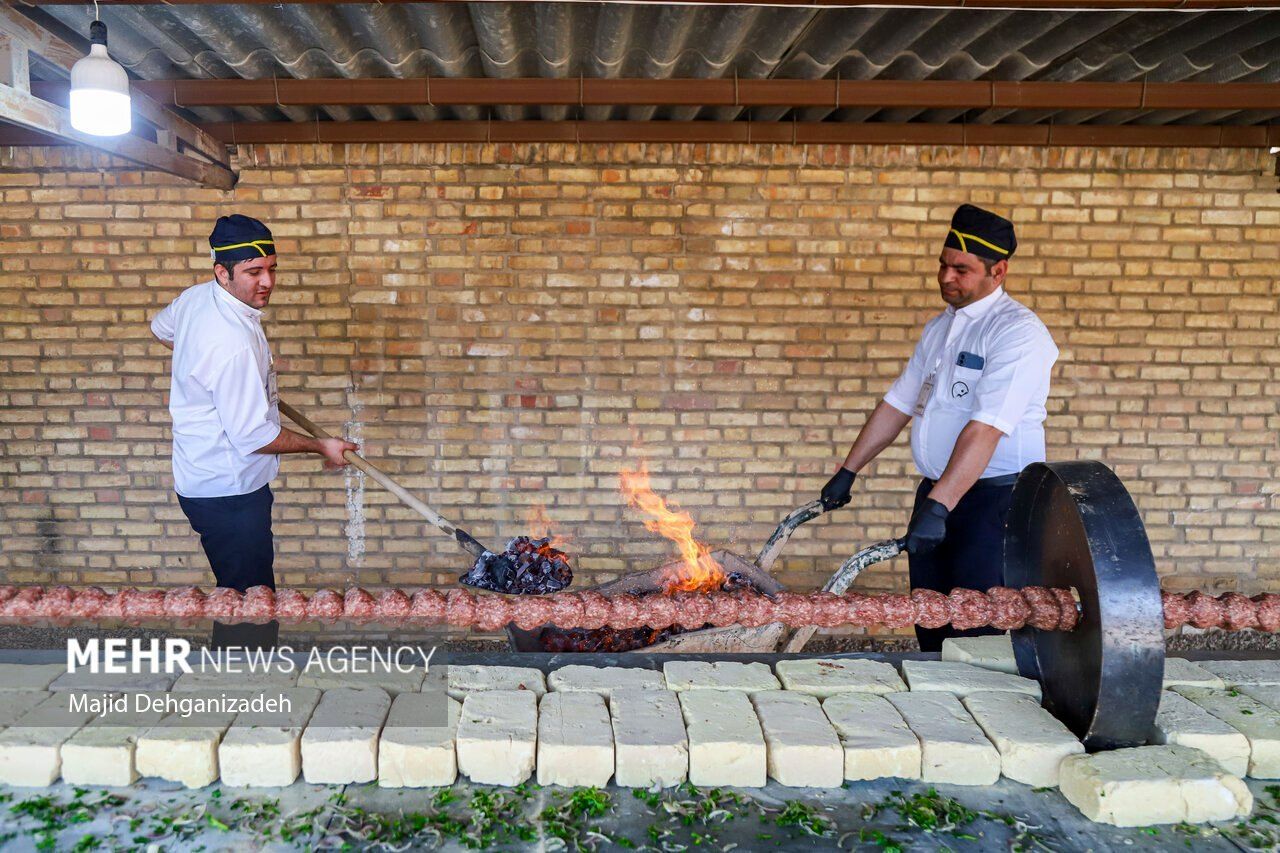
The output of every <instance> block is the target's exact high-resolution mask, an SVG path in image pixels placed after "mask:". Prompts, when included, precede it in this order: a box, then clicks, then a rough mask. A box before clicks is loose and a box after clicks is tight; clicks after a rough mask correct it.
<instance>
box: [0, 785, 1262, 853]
mask: <svg viewBox="0 0 1280 853" xmlns="http://www.w3.org/2000/svg"><path fill="white" fill-rule="evenodd" d="M529 787H530V790H529V798H528V799H527V800H526V801H524V802H522V803H521V804H520V808H519V813H520V814H522V815H525V816H526V822H527V819H528V818H531V817H532V816H534V815H536V814H538V813H539V812H541V811H542V809H543V808H544V807H546V806H547V805H553V804H555V803H557V802H558V799H557V798H558V797H563V796H564V792H563V790H562V789H557V788H546V789H539V788H537V787H536V786H533V785H530V786H529ZM931 787H932V788H935V789H936V791H937V793H938V794H939V795H941V796H943V797H952V798H954V799H955V800H957V801H958V802H959V803H960V804H962V805H964V806H965V807H967V808H969V809H972V810H975V811H982V810H986V811H987V812H990V813H992V814H993V815H995V816H998V817H999V818H1001V819H995V818H992V817H979V818H978V819H976V820H974V821H972V822H971V823H968V824H966V825H964V826H962V827H960V828H958V829H957V830H956V831H955V832H957V833H960V834H959V835H957V834H954V833H951V832H940V833H932V834H930V833H926V832H922V831H921V830H919V829H913V828H910V827H906V826H905V825H904V824H903V820H902V818H901V817H900V815H899V814H897V813H896V812H895V811H894V810H892V809H885V810H883V811H881V812H880V813H879V814H877V815H876V816H874V817H871V818H869V819H868V818H866V817H864V815H865V811H864V810H865V809H866V807H867V806H871V805H874V804H877V803H880V802H882V801H883V800H885V798H886V797H889V796H890V794H891V792H894V791H900V792H902V793H903V794H904V795H906V796H908V797H909V796H911V795H913V794H916V793H924V792H925V791H927V790H928V789H929V788H931ZM1250 787H1251V788H1252V789H1253V791H1254V794H1255V796H1257V797H1258V801H1259V806H1258V808H1257V809H1255V815H1259V814H1266V813H1270V812H1271V810H1272V808H1273V807H1274V806H1275V805H1276V803H1275V801H1274V800H1273V799H1272V798H1271V797H1270V796H1269V795H1267V794H1266V793H1265V792H1264V790H1263V789H1264V788H1265V787H1266V783H1264V782H1261V781H1257V782H1251V783H1250ZM339 790H341V792H342V793H343V794H344V795H345V797H346V803H345V804H344V805H343V808H345V810H346V814H347V815H348V816H350V815H352V814H358V813H357V812H355V810H357V809H364V810H366V811H367V812H374V813H378V814H389V815H399V814H401V813H411V812H430V811H431V810H432V805H431V801H432V798H433V797H435V796H436V795H437V793H438V791H439V789H420V790H382V789H379V788H377V787H376V786H374V785H349V786H346V787H345V788H341V789H339V788H338V787H337V786H332V787H325V786H314V785H306V784H301V783H298V784H294V785H292V786H290V787H289V788H284V789H280V790H277V791H264V790H261V789H256V790H245V789H234V788H222V787H221V786H211V787H209V788H204V789H200V790H197V791H187V790H183V789H181V788H178V787H177V786H175V785H172V784H167V783H157V782H156V781H155V780H148V781H145V782H142V783H139V784H138V785H135V786H134V787H131V788H123V789H94V790H93V791H91V792H89V793H88V794H85V795H83V799H84V800H85V801H88V802H92V801H93V800H94V799H95V798H96V797H98V796H101V795H103V794H117V795H119V796H120V797H121V798H123V800H124V802H123V803H122V804H120V805H116V806H112V807H109V808H102V809H100V810H98V811H97V812H96V815H94V816H93V817H92V819H90V820H87V821H85V822H81V823H74V824H68V823H66V822H65V821H64V822H63V823H62V825H61V827H60V828H58V829H56V830H54V831H53V832H51V833H50V834H49V839H50V840H51V841H52V845H53V846H52V847H50V846H48V844H49V841H46V842H45V843H46V846H45V847H44V848H43V849H56V850H72V849H77V848H76V845H77V844H83V845H85V846H84V847H82V848H79V849H102V850H113V849H116V850H119V849H145V848H147V847H148V845H153V844H158V845H160V849H163V850H175V851H178V850H181V851H202V853H211V851H219V850H307V849H316V848H330V849H337V848H339V847H342V846H343V845H344V843H345V844H350V845H351V847H347V848H346V849H352V847H354V848H355V849H373V847H374V846H373V845H368V844H362V843H360V842H359V841H357V840H355V839H354V838H353V837H352V836H351V835H344V834H342V833H340V832H339V831H338V830H339V828H340V827H341V826H342V824H343V817H342V816H341V815H340V814H339V813H338V811H337V808H338V806H337V804H335V803H334V802H333V797H334V795H335V794H337V793H338V792H339ZM450 790H452V791H453V792H454V793H455V794H456V795H457V800H456V801H455V802H454V803H452V804H450V805H448V806H445V807H444V808H445V809H446V810H452V811H454V812H457V813H459V814H466V813H468V812H469V809H468V808H467V804H468V802H469V801H470V798H471V795H472V793H473V792H474V791H477V790H489V791H500V790H504V789H494V788H485V786H472V785H469V784H467V783H465V782H463V783H459V784H457V785H455V786H454V787H453V788H452V789H450ZM505 790H508V791H509V790H510V789H505ZM607 790H608V792H609V793H610V794H611V795H612V798H613V803H614V808H613V809H612V811H611V812H610V813H609V814H607V815H605V816H604V817H603V818H601V819H600V820H598V821H593V823H596V824H598V826H599V828H600V830H601V831H603V832H605V833H608V834H610V835H621V836H623V837H626V838H629V839H630V840H631V841H633V842H635V843H636V844H637V846H640V845H645V844H647V843H649V836H648V834H647V833H648V829H649V827H650V826H654V825H656V826H659V827H661V828H662V829H669V830H671V834H670V835H669V836H666V837H664V838H663V839H662V841H663V842H664V843H666V844H668V845H669V847H668V849H670V850H678V849H681V847H680V845H686V846H688V847H689V848H690V849H693V850H724V849H727V847H726V846H727V845H734V844H736V845H737V848H736V849H738V850H744V851H745V850H831V849H835V846H836V844H837V842H838V841H839V840H840V839H841V837H842V836H843V837H844V843H843V849H846V850H851V849H857V850H880V849H885V843H884V842H876V841H874V840H870V838H871V836H869V835H868V836H865V837H866V838H867V839H868V840H860V838H859V831H860V830H878V831H879V832H881V833H883V834H884V837H885V839H886V840H888V841H892V842H895V843H897V844H899V845H901V849H903V850H911V851H917V850H918V851H926V850H927V851H935V850H939V849H948V848H949V849H952V850H957V851H962V850H972V851H977V850H1014V849H1022V850H1055V851H1076V850H1079V851H1084V850H1095V851H1104V850H1116V849H1119V848H1122V847H1126V848H1131V849H1134V850H1167V849H1170V848H1173V847H1177V848H1183V847H1190V848H1192V849H1195V850H1197V851H1199V850H1205V851H1213V850H1233V851H1234V850H1237V849H1240V850H1248V849H1258V848H1257V847H1250V846H1247V845H1246V844H1244V843H1243V840H1242V839H1238V838H1235V837H1234V827H1235V826H1236V825H1235V824H1224V825H1221V826H1219V827H1217V828H1214V829H1201V828H1198V827H1197V828H1194V829H1193V828H1183V830H1181V831H1180V830H1178V829H1176V828H1175V827H1171V826H1162V827H1156V828H1141V829H1116V828H1114V827H1107V826H1102V825H1100V824H1094V823H1091V822H1089V821H1087V820H1085V819H1084V818H1083V817H1082V816H1081V815H1080V813H1079V812H1078V811H1076V809H1075V808H1074V807H1073V806H1071V805H1070V804H1069V803H1068V802H1067V801H1066V800H1065V799H1064V798H1063V797H1062V796H1061V795H1060V794H1059V793H1058V792H1057V791H1056V790H1054V791H1046V790H1033V789H1032V788H1029V787H1027V786H1026V785H1021V784H1018V783H1016V782H1009V781H1008V780H1003V779H1002V780H1001V781H1000V783H999V784H997V785H994V786H989V787H966V786H960V785H934V786H930V785H926V784H922V783H918V782H904V781H901V780H880V781H877V782H858V783H850V784H849V787H848V788H846V789H843V790H836V791H830V790H818V789H803V788H783V787H781V786H778V785H776V784H774V783H770V784H769V786H768V787H766V788H763V789H737V790H738V791H739V793H741V794H742V795H744V796H745V797H747V798H749V799H750V800H752V801H754V802H755V803H759V804H760V805H762V806H764V807H766V808H769V809H781V808H783V806H784V804H785V803H786V802H787V801H800V802H803V803H806V804H808V805H811V806H813V807H814V808H815V809H816V811H817V813H818V814H820V815H821V816H823V817H825V818H827V819H828V820H830V821H832V822H833V823H834V827H835V828H834V830H833V832H832V833H831V834H829V835H827V836H826V837H809V836H805V835H804V834H803V833H802V832H801V831H800V830H798V829H796V828H789V827H779V826H776V825H774V824H773V823H772V821H773V820H774V819H775V818H776V816H777V814H776V812H775V813H773V814H766V815H764V817H763V818H762V817H761V816H760V813H759V811H758V810H757V809H755V808H753V807H751V806H750V804H745V805H744V806H742V807H737V810H738V811H739V812H741V814H740V816H738V817H736V818H734V819H731V820H728V821H725V822H714V823H710V824H702V825H695V826H694V827H691V828H690V827H684V826H682V825H681V823H680V821H679V820H678V819H676V818H674V817H673V816H671V815H669V814H667V813H666V812H665V810H660V812H661V813H657V814H655V813H654V812H653V811H652V810H650V808H649V807H648V806H647V805H646V804H645V803H643V802H641V801H640V800H638V799H636V798H635V797H634V796H633V795H632V793H631V791H630V790H629V789H619V788H615V787H612V786H611V787H610V788H608V789H607ZM0 795H2V796H4V797H8V796H10V795H12V797H13V799H11V800H7V801H6V802H5V803H4V804H3V805H0V834H3V837H5V839H6V840H5V843H4V846H3V849H4V850H6V851H8V850H13V851H27V850H32V851H34V850H38V849H41V848H40V847H39V846H38V845H39V843H40V838H41V836H40V835H39V832H38V831H39V828H40V826H41V824H40V822H39V821H36V820H33V819H31V818H28V817H22V816H18V815H15V814H14V812H13V809H14V807H15V806H17V805H18V804H21V803H23V802H24V801H29V800H31V799H33V798H37V797H41V796H45V795H47V796H49V797H51V798H53V799H54V800H55V801H59V802H68V801H71V800H72V798H73V796H74V792H73V790H72V789H71V788H70V787H69V786H66V785H57V786H55V787H53V788H49V789H41V790H28V789H12V788H11V789H0ZM246 804H251V805H256V806H258V807H259V808H261V807H262V806H264V805H265V806H266V807H267V808H268V810H272V808H271V807H272V805H273V804H275V805H278V807H279V813H280V815H281V816H282V817H283V818H284V819H285V821H290V820H296V819H297V817H298V816H299V815H303V814H306V813H308V812H312V811H313V810H319V811H318V813H317V814H316V815H315V817H314V819H313V820H312V821H309V822H310V823H311V824H313V826H312V828H311V829H309V830H306V831H302V832H299V833H298V834H296V835H294V836H293V837H292V839H291V840H290V841H289V842H285V841H282V840H281V839H280V838H279V837H273V838H267V837H265V834H266V833H267V832H268V830H269V829H270V828H271V827H273V826H277V825H278V824H279V821H276V820H274V819H266V818H263V817H262V816H261V814H250V812H252V811H253V809H246V808H245V806H246ZM246 815H248V816H246ZM166 817H169V818H174V819H175V820H176V821H177V822H178V825H179V826H178V828H177V829H175V830H173V831H170V832H167V833H165V834H159V833H158V832H157V831H156V830H157V829H158V828H161V827H164V826H166V825H167V824H166V823H165V818H166ZM1006 817H1007V818H1009V819H1011V820H1013V821H1017V822H1020V823H1015V824H1014V825H1012V826H1011V825H1008V824H1007V823H1006V822H1005V821H1004V820H1003V818H1006ZM135 818H140V821H139V822H136V823H135V822H134V819H135ZM241 824H245V825H250V826H252V827H254V831H245V830H244V829H242V828H241ZM1268 826H1269V824H1264V825H1263V827H1264V830H1265V829H1266V828H1267V827H1268ZM223 827H226V828H223ZM692 832H697V833H699V834H700V835H701V836H702V843H699V844H694V843H693V841H694V839H693V837H692V835H691V833H692ZM10 833H15V835H13V836H12V837H10V835H9V834H10ZM846 833H851V834H850V835H846ZM764 836H768V837H764ZM90 837H91V838H90ZM86 839H89V840H88V841H87V840H86ZM90 842H96V846H90ZM555 842H556V840H555V839H550V838H548V837H547V836H546V835H545V834H544V833H537V834H536V836H535V837H534V838H533V839H531V840H528V841H520V840H517V839H514V838H510V837H508V838H507V839H506V840H505V841H503V840H502V839H499V840H498V842H497V843H496V844H494V845H493V846H491V847H489V848H487V849H512V850H514V849H539V850H542V849H555V848H554V844H555ZM407 843H409V842H407V841H406V842H402V843H398V844H395V845H389V846H387V847H383V848H382V849H409V848H408V847H406V846H405V844H407ZM433 843H434V839H432V838H431V837H430V836H427V835H421V836H418V837H417V839H416V843H413V844H412V845H411V846H412V847H413V848H414V849H422V848H423V847H428V846H431V845H432V844H433ZM1273 843H1274V842H1273ZM434 849H441V850H449V851H452V850H464V849H467V848H466V847H464V846H463V845H462V844H460V843H459V842H457V841H446V842H444V843H443V844H441V845H439V846H438V847H435V848H434ZM608 849H622V848H621V847H620V846H613V845H608ZM650 849H660V848H658V847H650ZM728 849H732V848H728ZM1263 849H1266V848H1263ZM1271 849H1274V847H1272V848H1271Z"/></svg>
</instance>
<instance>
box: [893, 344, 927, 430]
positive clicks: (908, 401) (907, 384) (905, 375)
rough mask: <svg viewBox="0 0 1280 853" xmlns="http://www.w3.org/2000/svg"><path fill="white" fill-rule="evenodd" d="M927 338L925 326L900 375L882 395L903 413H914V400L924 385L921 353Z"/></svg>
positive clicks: (917, 397) (922, 356) (922, 355)
mask: <svg viewBox="0 0 1280 853" xmlns="http://www.w3.org/2000/svg"><path fill="white" fill-rule="evenodd" d="M928 338H929V329H928V327H926V328H925V332H924V335H923V336H921V338H920V342H919V343H918V344H916V349H915V352H913V353H911V358H910V359H908V360H907V366H906V367H905V368H903V371H902V375H901V376H899V377H898V378H897V380H896V381H895V382H894V383H893V385H891V386H889V391H888V392H887V393H886V394H885V395H884V401H885V402H886V403H888V404H889V405H890V406H893V407H894V408H895V409H897V410H898V411H899V412H902V413H903V414H904V415H912V414H914V413H915V410H916V400H917V399H919V397H920V389H921V388H923V387H924V380H925V378H926V377H925V369H924V354H923V353H924V348H925V341H927V340H928Z"/></svg>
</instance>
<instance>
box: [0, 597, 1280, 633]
mask: <svg viewBox="0 0 1280 853" xmlns="http://www.w3.org/2000/svg"><path fill="white" fill-rule="evenodd" d="M1162 595H1163V599H1164V617H1165V627H1168V628H1173V627H1178V626H1180V625H1184V624H1191V625H1194V626H1196V627H1197V628H1211V627H1216V628H1226V629H1228V630H1242V629H1245V628H1255V629H1260V630H1263V631H1280V595H1275V594H1270V593H1268V594H1263V595H1257V596H1254V597H1253V598H1252V599H1250V598H1246V597H1245V596H1243V595H1241V594H1239V593H1234V592H1228V593H1225V594H1223V595H1221V596H1219V597H1217V598H1215V597H1213V596H1210V595H1205V594H1204V593H1201V592H1192V593H1188V594H1185V595H1182V594H1177V593H1170V592H1165V593H1163V594H1162ZM201 619H214V620H217V621H219V622H227V623H234V622H251V623H253V622H256V623H263V622H269V621H271V620H273V619H274V620H279V621H280V622H284V623H297V622H307V621H319V622H336V621H349V622H356V623H364V622H378V623H386V624H409V625H416V626H422V627H429V626H450V627H456V628H471V627H474V628H478V629H480V630H484V631H493V630H497V629H499V628H501V627H502V626H503V625H506V624H507V623H510V622H514V623H515V624H516V625H517V626H519V627H521V628H525V629H531V628H535V627H537V626H539V625H545V624H554V625H557V626H559V627H561V628H586V629H596V628H603V627H605V626H608V627H612V628H638V627H649V628H654V629H658V630H660V629H662V628H666V627H670V626H672V625H678V626H681V627H684V628H690V629H696V628H701V627H703V626H705V625H714V626H717V627H723V626H728V625H743V626H747V627H751V626H758V625H767V624H770V623H773V622H781V623H784V624H786V625H788V626H790V627H793V628H796V627H801V626H806V625H817V626H819V627H823V628H834V627H839V626H844V625H848V626H856V627H873V626H884V627H889V628H906V627H910V626H912V625H920V626H922V627H925V628H940V627H942V626H943V625H947V624H951V625H953V626H954V627H956V628H960V629H967V628H977V627H982V626H987V625H990V626H991V627H993V628H998V629H1001V630H1011V629H1015V628H1021V627H1023V626H1025V625H1031V626H1032V627H1035V628H1039V629H1041V630H1046V631H1053V630H1066V631H1069V630H1071V629H1073V628H1074V627H1075V626H1076V624H1077V622H1078V620H1079V610H1078V608H1077V605H1076V602H1075V599H1074V597H1073V596H1072V595H1071V593H1070V591H1068V590H1064V589H1049V588H1045V587H1034V586H1033V587H1025V588H1023V589H1010V588H1007V587H992V588H991V589H989V590H987V591H986V592H978V591H976V590H970V589H956V590H952V591H951V593H950V594H949V595H944V594H942V593H940V592H934V591H933V590H927V589H917V590H913V591H912V592H911V593H910V594H892V593H891V594H884V595H864V594H859V593H847V594H844V595H836V594H833V593H826V592H819V593H792V592H780V593H778V594H776V595H774V596H773V597H769V596H765V595H761V594H759V593H756V592H753V591H749V590H739V591H735V592H713V593H675V594H673V595H665V594H661V593H653V594H647V595H638V596H637V595H627V594H622V595H610V596H605V595H602V594H600V593H598V592H592V591H585V592H562V593H556V594H554V595H548V596H538V597H510V598H509V597H504V596H496V595H479V596H477V595H474V594H472V593H470V592H467V591H465V590H458V589H451V590H448V591H440V590H435V589H420V590H417V591H415V592H413V593H407V592H405V591H403V590H399V589H385V590H379V591H376V592H369V591H367V590H364V589H359V588H352V589H348V590H346V591H345V592H337V591H336V590H331V589H321V590H318V591H316V592H314V593H311V594H310V595H307V594H306V593H303V592H301V591H299V590H295V589H282V590H277V591H272V590H271V589H270V588H268V587H265V586H257V587H252V588H251V589H249V590H248V591H247V592H245V593H244V594H241V593H239V592H237V591H235V590H233V589H225V588H218V589H214V590H213V591H211V592H209V593H207V594H206V593H204V592H202V591H201V590H200V589H198V588H196V587H178V588H174V589H168V590H164V589H154V590H144V591H140V590H137V589H132V588H130V589H123V590H120V591H119V592H115V593H107V592H105V591H103V590H102V589H100V588H98V587H82V588H79V589H73V588H71V587H66V586H56V587H51V588H49V589H47V590H46V589H45V588H44V587H41V586H26V587H18V586H2V587H0V624H24V623H29V622H33V621H37V620H49V621H53V622H63V623H72V622H93V621H109V620H123V621H126V622H141V621H146V620H168V621H174V622H179V623H182V622H192V621H196V620H201Z"/></svg>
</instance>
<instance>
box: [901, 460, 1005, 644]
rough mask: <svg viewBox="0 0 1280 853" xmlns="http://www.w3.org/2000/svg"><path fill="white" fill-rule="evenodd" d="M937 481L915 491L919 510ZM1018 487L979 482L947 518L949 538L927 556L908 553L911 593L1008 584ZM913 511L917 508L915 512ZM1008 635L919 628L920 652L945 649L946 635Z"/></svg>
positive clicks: (985, 630) (992, 631) (924, 483)
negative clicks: (1007, 548)
mask: <svg viewBox="0 0 1280 853" xmlns="http://www.w3.org/2000/svg"><path fill="white" fill-rule="evenodd" d="M932 488H933V481H932V480H929V479H925V480H923V481H921V483H920V488H919V489H917V490H916V501H915V506H916V507H919V506H920V504H921V503H922V502H923V501H924V499H925V498H926V497H928V496H929V490H930V489H932ZM1012 497H1013V484H1012V483H1007V484H999V483H997V484H990V485H987V484H984V483H983V481H981V480H979V481H978V482H977V483H975V484H974V486H973V488H971V489H970V490H969V491H968V493H967V494H965V496H964V497H962V498H961V499H960V502H959V503H958V504H956V508H955V509H953V510H952V511H951V515H949V516H947V538H946V539H944V540H943V541H942V544H941V545H939V546H938V547H937V548H935V549H934V550H933V551H931V552H929V553H928V554H908V555H907V559H908V563H909V565H910V571H911V588H912V589H933V590H937V591H938V592H942V593H947V592H951V590H953V589H955V588H956V587H964V588H966V589H977V590H982V591H984V592H985V591H986V590H987V589H989V588H991V587H993V586H1000V585H1002V584H1003V583H1004V561H1003V558H1002V556H1001V555H1002V553H1003V550H1004V521H1005V517H1006V516H1008V514H1009V503H1010V500H1011V498H1012ZM912 511H913V512H914V509H913V510H912ZM1000 633H1003V632H1001V631H1000V630H998V629H996V628H970V629H968V630H965V631H958V630H956V629H955V628H952V627H951V626H950V625H946V626H944V627H942V628H919V627H917V628H916V639H917V640H919V641H920V651H922V652H936V651H940V650H941V649H942V641H943V640H945V639H946V638H947V637H977V636H981V635H983V634H1000Z"/></svg>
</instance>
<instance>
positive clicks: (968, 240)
mask: <svg viewBox="0 0 1280 853" xmlns="http://www.w3.org/2000/svg"><path fill="white" fill-rule="evenodd" d="M942 245H943V246H944V247H945V248H950V249H959V250H960V251H961V252H968V253H969V254H971V255H977V256H978V257H980V258H987V259H988V260H992V261H1003V260H1006V259H1008V258H1011V257H1013V253H1014V251H1015V250H1016V249H1017V248H1018V238H1017V237H1016V236H1014V233H1013V223H1012V222H1010V221H1009V220H1007V219H1005V218H1004V217H1003V216H997V215H996V214H994V213H992V212H991V211H989V210H983V209H982V208H980V207H974V206H973V205H971V204H962V205H960V206H959V207H958V208H956V212H955V215H954V216H952V217H951V230H950V231H948V232H947V239H946V240H945V241H944V242H943V244H942Z"/></svg>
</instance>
